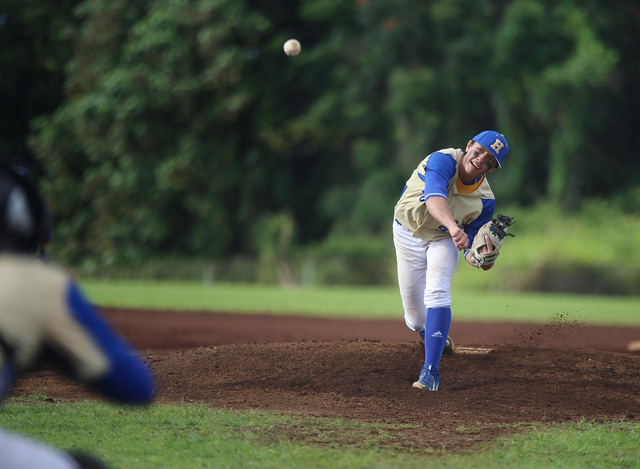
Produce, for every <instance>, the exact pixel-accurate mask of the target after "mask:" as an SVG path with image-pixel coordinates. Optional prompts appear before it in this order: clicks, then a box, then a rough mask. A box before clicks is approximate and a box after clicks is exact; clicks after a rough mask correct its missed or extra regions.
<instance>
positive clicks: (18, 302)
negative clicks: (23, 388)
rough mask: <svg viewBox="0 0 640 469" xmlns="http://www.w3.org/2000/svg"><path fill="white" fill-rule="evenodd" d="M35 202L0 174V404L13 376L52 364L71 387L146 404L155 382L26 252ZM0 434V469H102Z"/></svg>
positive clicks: (24, 182) (71, 286)
mask: <svg viewBox="0 0 640 469" xmlns="http://www.w3.org/2000/svg"><path fill="white" fill-rule="evenodd" d="M41 207H42V202H41V200H40V198H39V196H38V192H37V190H36V188H35V186H34V185H33V184H31V183H30V182H29V180H28V179H26V178H21V177H19V176H18V175H16V174H15V173H14V172H13V171H10V170H8V169H0V399H2V398H4V397H5V396H6V395H7V394H8V392H9V391H10V389H11V387H12V385H13V384H14V383H15V381H16V380H17V379H18V377H19V376H20V374H21V373H22V372H23V371H25V370H28V369H31V368H34V367H35V366H37V364H38V362H39V361H40V360H41V359H46V360H48V361H52V362H54V363H56V364H57V365H59V366H60V370H61V371H63V372H65V373H67V374H68V375H69V376H70V377H72V378H73V379H75V380H76V381H78V382H81V383H85V384H86V385H88V386H89V387H91V388H92V389H94V390H95V391H97V392H98V393H100V394H102V395H103V396H105V397H107V398H109V399H111V400H113V401H116V402H121V403H131V404H146V403H149V402H151V401H152V399H153V396H154V392H155V391H154V379H153V377H152V375H151V372H150V370H149V368H148V367H147V365H146V363H145V362H144V361H143V360H142V359H141V358H139V357H138V356H137V355H136V354H135V353H134V351H133V350H132V349H131V348H130V347H129V346H128V345H127V344H126V343H125V342H124V341H123V340H122V339H121V338H120V337H118V335H117V334H116V333H115V332H114V331H113V330H112V329H111V327H110V326H109V325H108V324H107V323H106V322H105V321H104V319H103V318H102V317H101V316H100V315H99V314H98V312H97V311H96V310H95V309H94V308H93V307H92V305H91V304H90V303H89V302H88V301H87V300H86V299H85V297H84V296H83V294H82V292H81V291H80V289H79V288H78V286H77V285H76V283H75V281H74V280H73V279H72V278H71V277H70V276H69V275H68V274H67V273H66V272H65V271H64V270H63V269H61V268H59V267H56V266H53V265H50V264H46V263H43V262H42V261H40V260H39V259H37V258H35V257H33V256H32V254H31V253H33V252H34V250H35V249H36V248H37V247H38V245H39V243H40V239H41V238H40V235H41V233H42V225H43V223H45V222H46V221H45V220H43V215H42V214H43V212H42V209H41ZM104 467H105V466H104V465H103V464H102V463H101V462H100V461H99V460H98V459H96V458H93V457H92V456H90V455H87V454H74V455H71V454H67V453H64V452H62V451H58V450H56V449H54V448H51V447H49V446H46V445H44V444H41V443H39V442H36V441H33V440H30V439H27V438H23V437H20V436H17V435H14V434H11V433H8V432H5V431H3V430H1V429H0V469H28V468H29V469H30V468H33V469H43V468H46V469H83V468H104Z"/></svg>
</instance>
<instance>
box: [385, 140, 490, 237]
mask: <svg viewBox="0 0 640 469" xmlns="http://www.w3.org/2000/svg"><path fill="white" fill-rule="evenodd" d="M437 153H444V154H447V155H450V156H451V157H452V158H453V160H454V161H455V171H454V172H453V175H452V176H451V178H450V179H449V182H448V185H447V193H446V194H440V193H439V192H437V191H436V192H431V191H430V190H429V188H425V175H426V172H427V165H428V163H429V159H430V158H431V156H432V155H433V153H432V154H431V155H429V156H427V157H426V158H425V159H424V160H422V161H421V162H420V164H419V165H418V167H417V168H416V169H415V171H414V172H413V174H412V175H411V177H410V178H409V180H408V181H407V184H406V187H405V190H404V192H403V194H402V196H401V197H400V200H398V203H397V204H396V206H395V218H396V220H397V221H398V222H399V223H400V224H402V226H404V227H405V228H407V229H409V230H410V231H411V232H412V234H413V236H415V237H416V238H420V239H424V240H433V241H436V240H439V239H444V238H448V237H450V234H449V230H447V228H446V227H444V226H443V225H442V224H441V223H440V222H439V221H438V220H436V219H435V218H434V217H433V216H432V215H431V214H430V213H429V211H428V210H427V206H426V204H425V201H426V199H427V198H428V197H429V196H442V197H444V196H445V195H446V199H447V203H448V205H449V210H450V211H451V214H452V215H453V218H454V220H455V221H456V224H457V225H458V226H459V227H460V228H461V229H463V230H465V231H467V230H466V228H468V227H469V226H470V225H471V226H473V225H476V224H478V223H479V222H480V221H482V223H484V221H488V219H489V218H490V217H491V216H492V215H493V210H494V207H495V197H494V195H493V192H492V191H491V187H489V182H488V181H487V178H486V177H485V176H484V175H482V177H481V178H480V180H479V181H477V182H476V183H474V184H470V185H465V184H463V183H462V181H461V180H460V178H459V175H458V165H459V162H460V159H461V158H462V157H463V155H464V154H465V153H464V151H462V150H460V149H454V148H448V149H445V150H439V151H438V152H437ZM452 166H453V164H452ZM476 220H478V223H476V224H474V223H473V222H474V221H476ZM473 228H475V229H473V230H471V231H472V233H471V234H472V235H475V233H476V232H477V229H478V228H479V226H473ZM467 234H470V233H467ZM472 240H473V238H472V236H470V240H469V241H470V242H472Z"/></svg>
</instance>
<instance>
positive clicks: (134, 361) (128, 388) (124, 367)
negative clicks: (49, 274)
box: [67, 282, 155, 404]
mask: <svg viewBox="0 0 640 469" xmlns="http://www.w3.org/2000/svg"><path fill="white" fill-rule="evenodd" d="M67 304H68V306H69V310H70V312H71V314H72V315H73V317H74V319H75V320H76V321H78V323H80V325H82V326H83V327H84V328H85V330H86V331H87V332H88V333H89V335H90V336H91V337H92V339H93V340H94V341H95V344H96V345H97V346H98V347H99V348H100V349H101V350H102V351H103V353H104V354H105V356H106V357H107V359H108V360H109V362H110V369H109V371H108V373H107V374H106V376H104V377H102V378H101V379H100V380H99V381H97V382H95V383H91V385H92V386H93V387H95V388H96V390H97V391H99V392H101V393H102V394H105V395H106V396H108V397H110V398H112V399H115V400H117V401H121V402H128V403H131V404H145V403H148V402H150V401H151V400H152V399H153V396H154V393H155V389H154V380H153V377H152V375H151V371H150V370H149V368H148V367H147V365H146V363H145V362H144V361H143V360H142V359H141V358H139V357H138V356H137V355H136V354H135V352H134V351H133V350H132V349H131V348H130V347H129V346H128V345H127V344H126V343H125V342H124V341H123V340H122V339H120V337H119V336H118V335H117V334H116V333H115V332H114V331H113V330H112V329H111V327H110V326H109V324H107V322H106V321H105V320H104V319H103V318H102V317H101V316H100V315H99V314H98V313H97V312H96V311H95V309H94V307H93V306H92V305H91V304H90V303H89V302H87V301H86V300H85V299H84V297H83V296H82V293H81V292H80V289H79V288H78V287H77V285H76V284H75V283H73V282H71V283H70V285H69V287H68V290H67Z"/></svg>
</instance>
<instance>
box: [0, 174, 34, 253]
mask: <svg viewBox="0 0 640 469" xmlns="http://www.w3.org/2000/svg"><path fill="white" fill-rule="evenodd" d="M42 223H43V211H42V200H41V199H40V196H39V195H38V191H37V189H36V187H35V185H34V184H33V183H32V182H31V181H30V180H29V178H25V177H22V176H20V175H18V174H16V173H15V172H13V171H12V170H9V169H4V168H2V169H0V251H13V252H24V253H31V252H34V251H35V250H36V249H37V247H38V244H39V239H40V233H41V230H42Z"/></svg>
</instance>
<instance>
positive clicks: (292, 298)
mask: <svg viewBox="0 0 640 469" xmlns="http://www.w3.org/2000/svg"><path fill="white" fill-rule="evenodd" d="M81 285H82V287H83V288H84V289H85V291H86V292H87V293H88V295H89V297H90V298H91V299H92V301H94V302H95V303H96V304H97V305H99V306H111V307H121V308H147V307H148V308H157V309H171V310H177V311H228V312H238V313H272V314H301V315H307V316H324V317H356V318H370V319H398V320H402V304H401V300H400V294H399V293H398V291H397V289H396V288H393V287H320V286H317V287H309V288H298V289H295V288H283V287H279V286H267V285H246V284H235V283H227V284H217V283H214V284H211V285H205V284H201V283H186V282H183V283H180V282H161V283H154V282H115V281H113V282H102V281H95V280H92V281H84V282H82V283H81ZM452 307H453V315H454V320H456V321H513V322H536V323H544V322H547V321H552V320H554V318H557V317H558V316H559V315H563V316H565V317H570V318H571V320H572V321H577V322H581V323H582V322H584V323H588V324H602V325H618V326H631V325H640V298H637V297H613V296H611V297H609V296H585V295H569V294H541V293H517V292H496V291H489V290H482V289H472V290H464V289H462V288H460V287H458V288H456V286H455V285H454V295H453V305H452Z"/></svg>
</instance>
